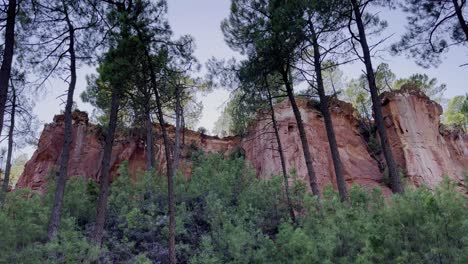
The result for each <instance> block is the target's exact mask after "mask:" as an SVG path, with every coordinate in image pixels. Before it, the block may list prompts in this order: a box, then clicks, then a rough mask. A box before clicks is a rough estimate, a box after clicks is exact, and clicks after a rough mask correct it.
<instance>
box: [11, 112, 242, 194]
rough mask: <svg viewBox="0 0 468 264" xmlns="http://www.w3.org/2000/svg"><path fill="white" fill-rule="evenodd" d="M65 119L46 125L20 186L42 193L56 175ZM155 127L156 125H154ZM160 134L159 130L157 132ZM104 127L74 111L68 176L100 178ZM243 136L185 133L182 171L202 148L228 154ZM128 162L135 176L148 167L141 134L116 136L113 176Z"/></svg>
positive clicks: (159, 149)
mask: <svg viewBox="0 0 468 264" xmlns="http://www.w3.org/2000/svg"><path fill="white" fill-rule="evenodd" d="M63 129H64V119H63V116H62V115H58V116H55V117H54V122H53V123H51V124H48V125H46V126H45V127H44V130H43V132H42V134H41V138H40V139H39V144H38V148H37V150H36V151H35V152H34V154H33V156H32V157H31V159H30V160H29V161H28V162H27V163H26V165H25V169H24V171H23V173H22V175H21V177H20V179H19V180H18V183H17V185H16V187H17V188H31V189H33V190H37V191H39V192H41V193H44V192H45V191H46V187H47V182H48V181H50V180H52V179H53V177H55V174H54V171H56V170H57V169H58V164H59V159H60V153H61V150H62V144H63V135H64V133H63ZM155 129H156V130H158V129H157V127H156V128H155ZM168 133H169V136H170V137H171V138H174V134H175V131H174V128H173V127H172V126H168ZM156 134H157V133H156ZM102 135H103V134H102V131H101V129H100V128H99V127H98V126H96V125H93V124H89V123H88V117H87V114H86V113H84V112H74V114H73V140H72V145H71V150H70V160H69V162H68V177H75V176H82V177H86V178H90V179H94V180H96V181H99V176H100V173H101V160H102V155H103V153H102V151H103V144H104V138H103V136H102ZM239 142H240V138H238V137H230V138H225V139H219V138H218V137H212V136H207V135H201V134H199V133H197V132H194V131H189V130H187V131H186V133H185V143H186V147H184V149H183V150H182V153H181V162H180V168H179V169H180V170H181V171H182V172H183V173H184V175H186V176H187V177H189V176H190V174H191V164H190V159H189V156H190V154H191V153H192V152H193V151H195V149H194V148H200V149H202V150H204V151H206V152H218V153H221V154H228V153H230V152H231V151H233V150H234V148H235V147H237V146H238V145H239ZM164 151H165V150H164V145H163V143H162V138H161V137H160V136H158V135H156V141H155V159H156V160H157V161H158V169H159V170H160V171H162V170H164V168H165V165H166V163H165V152H164ZM124 161H128V169H129V172H130V174H131V176H132V178H133V179H136V177H137V174H138V173H139V172H142V171H144V170H145V167H146V148H145V142H144V141H143V140H142V139H141V138H140V137H138V136H132V135H119V136H117V138H116V139H115V142H114V146H113V148H112V156H111V161H110V167H111V178H112V179H113V178H114V177H116V176H118V175H119V171H118V168H119V165H121V164H122V163H123V162H124Z"/></svg>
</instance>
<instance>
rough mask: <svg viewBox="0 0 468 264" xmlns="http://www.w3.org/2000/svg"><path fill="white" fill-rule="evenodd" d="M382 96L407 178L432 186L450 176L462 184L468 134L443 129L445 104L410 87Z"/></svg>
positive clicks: (396, 152)
mask: <svg viewBox="0 0 468 264" xmlns="http://www.w3.org/2000/svg"><path fill="white" fill-rule="evenodd" d="M381 98H382V100H383V114H384V118H385V124H386V128H387V132H388V136H389V141H390V144H391V147H392V150H393V153H394V155H395V158H396V161H397V163H398V165H399V166H400V168H401V169H402V170H403V171H404V175H405V176H406V177H407V179H408V181H409V182H410V183H411V184H413V185H415V186H418V187H419V186H422V185H424V186H427V187H429V188H431V189H433V188H434V187H435V186H437V185H438V184H439V183H440V182H441V181H442V180H443V177H444V176H447V177H449V178H451V179H452V180H454V181H455V182H457V183H458V185H460V186H463V185H464V182H463V177H464V171H466V170H468V135H466V134H464V133H462V132H456V131H447V130H445V131H444V130H443V129H441V128H442V127H441V126H440V115H441V114H442V107H441V106H440V105H439V104H437V103H436V102H434V101H431V100H430V99H429V98H428V97H427V96H426V95H424V94H423V93H421V92H419V91H415V90H412V89H411V88H407V89H403V90H401V91H399V92H393V93H388V92H387V93H384V94H382V97H381Z"/></svg>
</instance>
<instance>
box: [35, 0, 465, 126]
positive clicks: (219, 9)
mask: <svg viewBox="0 0 468 264" xmlns="http://www.w3.org/2000/svg"><path fill="white" fill-rule="evenodd" d="M168 4H169V14H168V15H169V22H170V24H171V27H172V29H173V31H174V33H175V35H176V36H178V35H183V34H190V35H192V36H193V37H194V38H195V42H196V47H197V48H196V52H195V54H196V56H197V58H198V59H199V61H200V62H201V63H202V64H204V63H205V62H206V61H207V60H208V59H209V58H211V57H216V58H230V57H232V56H237V54H236V53H234V52H233V51H232V50H231V49H230V48H229V47H228V46H227V45H226V44H225V42H224V39H223V35H222V32H221V30H220V23H221V21H222V20H223V19H224V18H226V17H227V16H228V14H229V5H230V1H229V0H168ZM382 18H384V19H386V20H387V21H388V22H389V28H388V29H387V30H386V31H385V35H390V34H393V33H394V34H395V36H394V37H393V38H391V39H389V40H388V41H387V44H386V45H390V44H391V43H392V42H395V41H397V40H398V35H399V34H400V33H401V32H402V31H403V30H404V25H405V23H406V20H405V17H404V15H403V14H401V13H398V12H394V11H385V12H382ZM384 57H385V61H386V62H387V63H389V65H390V68H391V69H392V70H393V71H394V72H395V74H396V75H397V77H407V76H409V75H411V74H413V73H426V74H428V75H429V76H431V77H436V78H437V79H438V80H439V82H442V83H446V84H447V92H446V94H445V95H446V97H453V96H455V95H460V94H464V93H466V92H468V87H467V85H468V83H467V77H468V74H467V73H468V67H465V68H460V67H458V65H460V64H462V63H466V61H467V60H468V48H466V47H465V48H458V49H452V50H451V51H450V52H449V53H448V54H447V56H446V59H445V61H444V63H443V64H442V65H440V66H439V67H438V68H433V69H423V68H421V67H419V66H417V65H416V64H415V63H414V62H413V61H412V60H411V59H407V58H405V57H391V56H390V55H388V54H386V55H385V56H384ZM379 62H380V60H376V61H375V62H374V64H375V65H377V64H378V63H379ZM362 69H363V65H361V63H355V64H350V65H346V66H344V67H343V68H342V70H343V71H344V74H345V76H346V77H347V78H348V79H350V78H352V77H356V76H358V75H359V74H360V73H361V71H362ZM91 72H93V68H91V67H82V68H81V69H80V71H79V76H78V86H77V90H76V93H75V100H76V101H77V103H78V107H79V109H81V110H86V111H88V112H91V110H92V109H91V107H90V106H89V105H87V104H84V103H82V102H81V100H80V99H79V94H80V93H81V92H82V91H83V90H84V88H85V86H86V82H85V76H86V74H89V73H91ZM66 89H67V85H66V84H64V83H62V82H61V81H58V80H54V81H51V82H50V84H49V87H48V89H47V93H44V94H45V95H43V96H41V97H38V100H37V105H36V113H37V114H38V116H39V119H40V120H41V121H42V122H44V123H49V122H51V121H52V118H53V116H54V115H55V114H57V113H59V112H60V110H61V109H62V108H63V105H60V100H59V99H57V98H56V97H57V96H58V95H60V94H63V93H64V92H65V91H66ZM227 99H228V92H226V91H224V90H216V91H214V92H212V93H211V94H208V95H206V96H204V98H203V103H204V111H203V116H202V119H201V120H200V123H199V126H203V127H205V128H207V129H208V131H211V129H212V128H213V124H214V122H215V121H216V119H217V118H218V116H219V114H220V112H221V110H222V105H223V104H224V103H225V102H226V101H227ZM41 129H42V128H41Z"/></svg>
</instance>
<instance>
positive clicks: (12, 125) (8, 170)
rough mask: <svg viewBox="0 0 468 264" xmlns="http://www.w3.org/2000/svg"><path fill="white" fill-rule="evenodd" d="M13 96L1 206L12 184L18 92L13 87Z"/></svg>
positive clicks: (0, 197)
mask: <svg viewBox="0 0 468 264" xmlns="http://www.w3.org/2000/svg"><path fill="white" fill-rule="evenodd" d="M12 92H13V98H12V102H11V114H10V116H11V117H10V130H9V131H8V151H7V159H6V166H5V177H4V178H3V186H2V193H1V194H0V206H1V205H2V204H3V201H4V200H5V196H6V193H7V191H8V185H9V184H10V173H11V156H12V153H13V132H14V130H15V114H16V92H15V89H14V88H13V89H12Z"/></svg>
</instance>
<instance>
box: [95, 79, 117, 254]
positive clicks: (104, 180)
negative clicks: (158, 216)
mask: <svg viewBox="0 0 468 264" xmlns="http://www.w3.org/2000/svg"><path fill="white" fill-rule="evenodd" d="M119 104H120V88H118V87H115V88H114V89H113V91H112V97H111V111H110V114H109V127H108V128H107V134H106V142H105V144H104V151H103V155H102V161H101V177H100V179H99V185H100V191H99V198H98V201H97V205H96V224H95V225H94V232H93V235H92V238H91V239H92V241H93V243H94V244H96V245H101V243H102V238H103V236H104V226H105V222H106V215H107V200H108V197H109V178H110V177H109V176H110V160H111V156H112V146H113V144H114V138H115V131H116V129H117V122H118V113H119Z"/></svg>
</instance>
